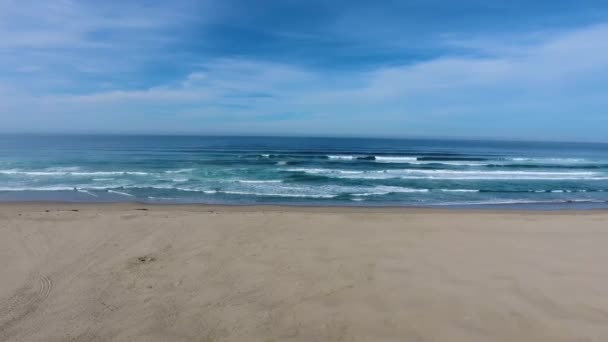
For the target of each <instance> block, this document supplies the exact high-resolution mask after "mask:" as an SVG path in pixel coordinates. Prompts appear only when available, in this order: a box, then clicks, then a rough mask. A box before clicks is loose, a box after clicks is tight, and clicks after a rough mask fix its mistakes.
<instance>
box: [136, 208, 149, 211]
mask: <svg viewBox="0 0 608 342" xmlns="http://www.w3.org/2000/svg"><path fill="white" fill-rule="evenodd" d="M135 210H143V211H147V210H148V208H135Z"/></svg>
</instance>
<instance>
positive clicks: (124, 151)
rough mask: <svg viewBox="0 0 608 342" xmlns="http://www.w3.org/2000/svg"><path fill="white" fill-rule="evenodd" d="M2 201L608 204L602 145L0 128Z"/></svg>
mask: <svg viewBox="0 0 608 342" xmlns="http://www.w3.org/2000/svg"><path fill="white" fill-rule="evenodd" d="M0 200H1V201H41V200H42V201H45V200H61V201H76V202H97V201H102V202H106V201H107V202H123V201H142V202H155V203H156V202H161V203H211V204H296V205H308V204H310V205H366V206H376V205H379V206H525V207H542V208H551V207H555V208H558V207H559V208H563V207H571V208H582V207H584V208H592V207H608V202H607V201H608V145H607V144H590V143H530V142H498V141H457V140H421V139H407V140H394V139H337V138H336V139H333V138H276V137H193V136H77V135H71V136H67V135H65V136H59V135H52V136H51V135H47V136H41V135H4V136H0Z"/></svg>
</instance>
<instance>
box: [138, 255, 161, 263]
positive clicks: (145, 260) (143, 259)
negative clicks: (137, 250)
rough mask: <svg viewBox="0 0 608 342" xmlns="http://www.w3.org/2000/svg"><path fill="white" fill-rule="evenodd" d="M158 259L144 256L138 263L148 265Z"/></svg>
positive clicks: (139, 258)
mask: <svg viewBox="0 0 608 342" xmlns="http://www.w3.org/2000/svg"><path fill="white" fill-rule="evenodd" d="M155 260H156V258H155V257H153V256H149V255H144V256H140V257H137V261H138V262H139V263H141V264H148V263H151V262H152V261H155Z"/></svg>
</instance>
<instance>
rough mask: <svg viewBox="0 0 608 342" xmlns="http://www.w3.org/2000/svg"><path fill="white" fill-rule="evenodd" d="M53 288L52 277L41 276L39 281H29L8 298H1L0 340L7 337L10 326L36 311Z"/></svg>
mask: <svg viewBox="0 0 608 342" xmlns="http://www.w3.org/2000/svg"><path fill="white" fill-rule="evenodd" d="M52 289H53V281H52V280H51V278H49V277H47V276H39V277H38V281H34V282H33V283H31V282H28V283H27V284H26V285H24V286H22V287H20V288H18V289H17V290H16V291H15V292H14V293H13V294H12V295H11V296H10V297H9V298H7V299H6V300H0V340H2V339H3V338H4V337H5V334H6V333H7V330H8V329H9V328H11V327H13V326H14V325H15V324H18V323H19V321H21V320H22V319H23V318H25V317H26V316H28V315H29V314H31V313H32V312H34V311H36V309H38V307H39V306H40V304H42V303H43V302H44V301H45V300H46V299H47V298H48V297H49V295H50V294H51V291H52Z"/></svg>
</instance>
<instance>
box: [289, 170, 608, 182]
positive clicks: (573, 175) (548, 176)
mask: <svg viewBox="0 0 608 342" xmlns="http://www.w3.org/2000/svg"><path fill="white" fill-rule="evenodd" d="M287 171H291V172H304V173H308V174H315V175H325V176H330V177H337V178H355V179H357V178H362V179H389V178H402V179H459V180H467V179H471V180H483V179H508V180H569V179H570V180H576V179H584V180H605V179H608V176H606V175H604V174H602V173H598V172H586V171H585V172H541V171H473V170H463V171H458V170H415V169H396V170H368V171H353V170H339V169H321V168H292V169H287Z"/></svg>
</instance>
